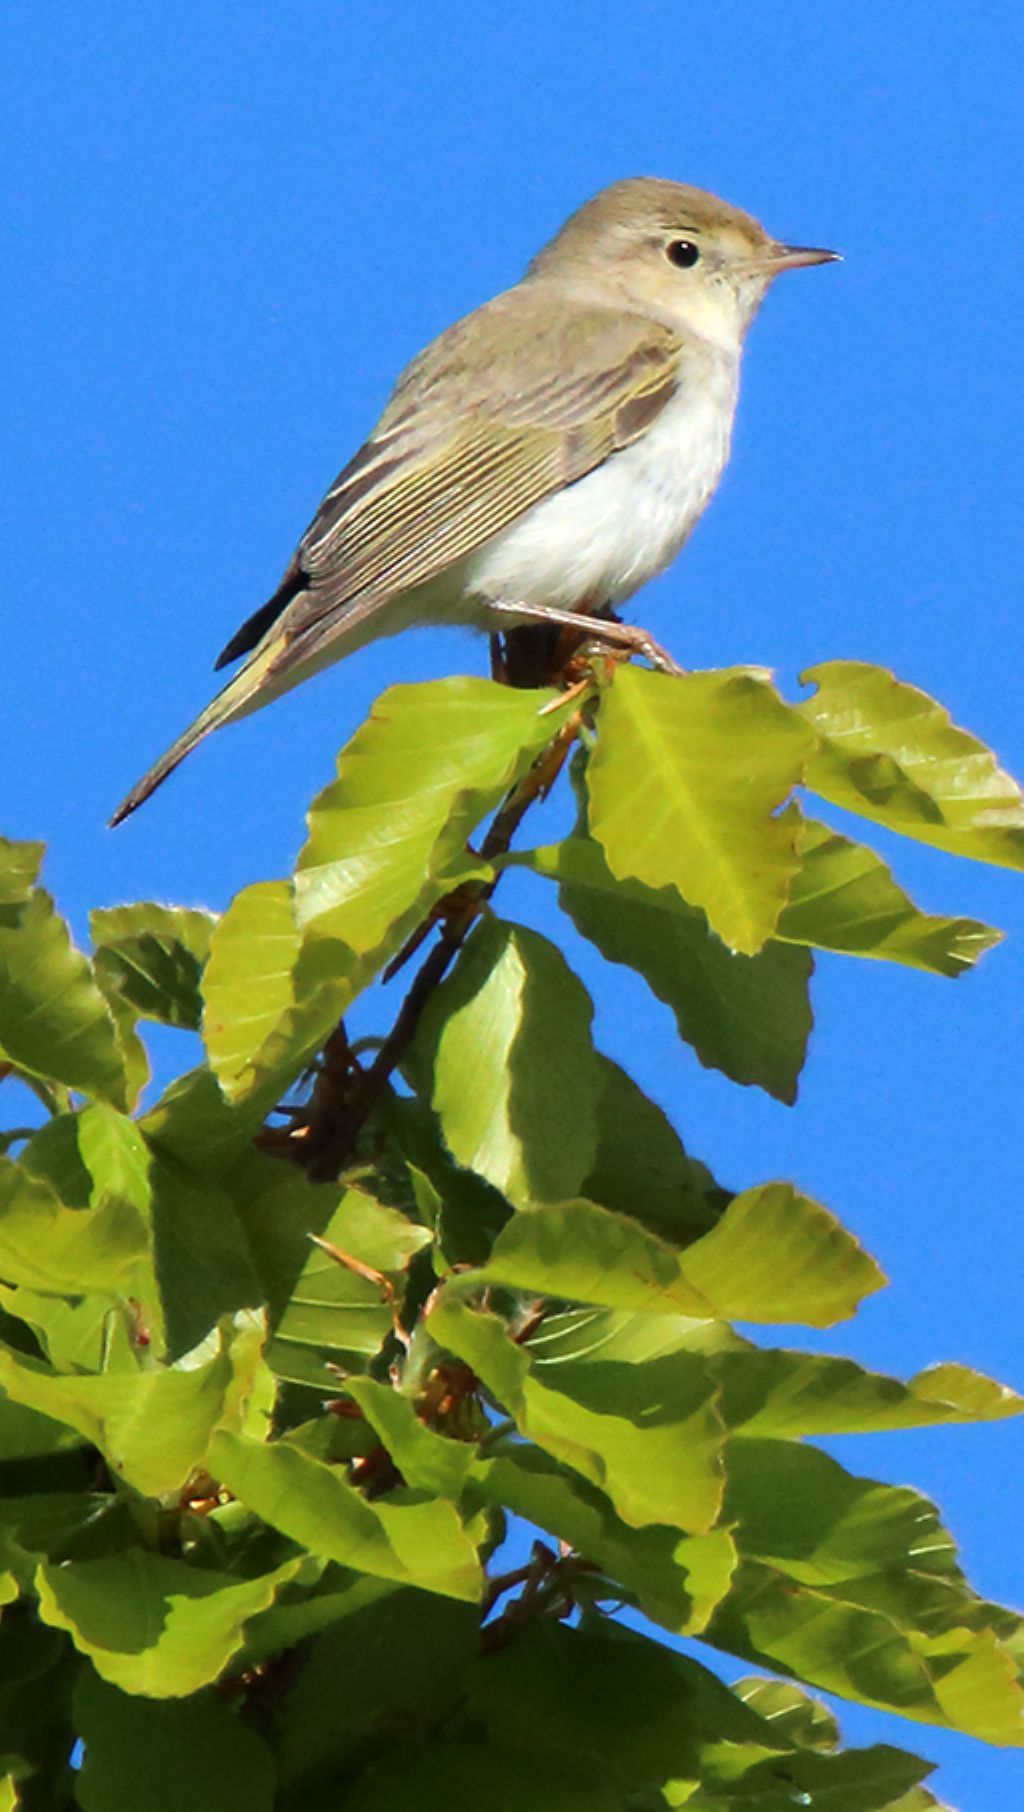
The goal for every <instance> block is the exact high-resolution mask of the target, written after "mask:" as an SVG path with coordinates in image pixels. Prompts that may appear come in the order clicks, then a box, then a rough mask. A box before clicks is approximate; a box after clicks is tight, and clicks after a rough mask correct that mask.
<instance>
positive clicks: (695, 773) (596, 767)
mask: <svg viewBox="0 0 1024 1812" xmlns="http://www.w3.org/2000/svg"><path fill="white" fill-rule="evenodd" d="M598 726H599V736H598V745H597V750H596V752H595V753H594V755H592V756H591V759H590V761H589V763H588V766H587V788H588V791H589V795H590V828H591V834H592V835H593V836H594V837H595V838H596V839H597V841H598V842H599V843H600V844H601V845H602V847H603V849H604V852H605V855H606V857H607V859H608V866H609V868H610V869H611V871H612V873H613V874H614V875H616V876H617V877H618V878H619V879H620V880H624V879H628V878H634V879H636V880H638V881H643V882H645V883H646V885H647V886H648V887H652V888H659V887H665V886H667V885H669V884H671V885H672V886H674V887H676V888H678V890H679V892H680V893H681V894H682V896H683V898H684V899H685V900H687V901H689V903H690V905H691V906H699V907H700V908H701V909H702V910H703V911H704V912H705V913H706V914H707V918H708V922H709V923H710V925H711V928H712V930H713V931H716V932H717V933H718V935H719V937H720V938H721V939H722V941H723V943H725V944H727V945H728V946H729V948H730V949H731V950H737V951H741V952H743V953H744V954H745V955H747V956H753V955H754V954H755V953H756V952H757V951H758V950H760V949H761V947H762V945H763V944H765V943H766V942H767V940H768V938H769V937H770V936H771V934H772V932H773V931H774V929H775V926H776V924H777V922H778V918H779V914H780V912H781V910H782V908H783V906H784V905H785V903H786V900H787V898H788V895H789V888H790V883H791V881H792V878H793V876H794V874H795V873H796V871H797V868H798V867H799V855H798V852H797V847H796V844H797V837H798V834H799V827H800V817H799V813H798V812H797V810H796V808H795V807H794V808H792V809H791V810H789V811H786V812H783V813H781V814H780V813H779V812H778V807H779V806H780V805H782V803H783V801H784V800H785V799H786V798H787V797H788V796H789V794H790V793H791V792H792V789H793V787H794V786H795V785H797V783H798V782H799V781H800V779H801V778H802V776H803V771H804V766H805V764H806V762H807V760H808V757H809V756H810V754H811V752H812V750H813V748H814V739H813V736H812V735H811V734H810V733H809V731H808V729H807V727H806V725H805V724H803V723H802V722H801V720H800V718H799V716H797V714H796V713H795V712H793V711H792V710H790V708H789V706H787V705H784V704H783V703H782V700H781V699H780V698H779V696H778V694H777V693H776V692H775V691H774V689H773V687H772V686H771V685H770V684H769V683H768V682H767V680H766V679H765V677H764V676H763V675H760V674H758V673H755V672H754V671H751V670H746V669H742V668H728V669H726V670H724V671H722V672H718V673H691V674H686V675H683V676H682V677H679V678H674V677H673V678H669V677H668V676H667V675H666V674H663V673H651V672H647V671H644V670H642V669H640V668H638V667H620V668H619V670H618V671H617V673H616V675H615V681H614V684H613V685H612V686H610V687H609V688H608V690H607V691H606V693H605V695H604V697H603V699H602V702H601V711H600V716H599V719H598Z"/></svg>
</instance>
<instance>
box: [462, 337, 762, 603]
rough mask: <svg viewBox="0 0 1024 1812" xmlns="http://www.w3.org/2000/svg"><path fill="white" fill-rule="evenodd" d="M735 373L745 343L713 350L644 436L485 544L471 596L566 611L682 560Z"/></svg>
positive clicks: (714, 472)
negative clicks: (697, 376) (731, 351)
mask: <svg viewBox="0 0 1024 1812" xmlns="http://www.w3.org/2000/svg"><path fill="white" fill-rule="evenodd" d="M738 377H739V357H738V349H737V356H735V357H732V356H729V355H727V354H718V353H715V354H713V355H712V356H710V357H709V358H708V361H707V365H706V367H705V370H704V372H703V373H702V374H701V377H700V379H699V381H696V382H693V381H691V382H690V383H687V384H685V385H684V386H682V387H681V388H680V390H679V391H678V392H677V394H676V396H675V397H673V399H672V401H671V402H670V403H669V404H668V405H667V407H666V408H665V409H664V410H663V411H662V413H661V415H660V416H659V417H658V419H657V421H656V422H655V423H654V425H653V427H651V428H650V429H648V431H647V433H646V434H645V435H643V437H642V438H641V439H640V440H639V441H636V442H635V443H634V444H633V446H631V447H627V448H625V449H624V450H623V451H622V452H621V453H615V454H613V455H612V456H611V458H610V459H608V460H606V461H605V463H604V465H602V466H599V467H598V468H597V470H596V471H593V472H589V473H588V474H587V476H586V477H585V478H581V479H579V480H578V481H577V483H576V484H573V485H569V486H568V487H567V488H566V489H565V490H564V491H560V492H559V493H558V494H557V495H556V496H554V497H547V498H545V499H544V501H543V502H542V503H538V504H535V505H534V507H533V508H532V509H530V510H527V511H526V512H525V513H524V515H522V516H521V517H520V518H519V520H518V521H517V522H515V523H514V524H513V526H512V527H511V528H509V529H506V530H505V532H504V534H502V535H496V536H495V538H494V540H493V541H490V542H488V543H487V544H486V546H485V547H483V548H481V549H480V550H479V551H478V553H476V554H475V555H474V556H473V557H472V558H471V560H470V561H468V562H467V565H466V569H465V575H464V579H463V584H464V587H465V592H464V595H465V593H475V594H476V595H477V596H478V597H480V596H485V597H491V598H500V599H501V600H503V601H505V602H507V603H515V602H517V601H519V600H523V601H524V602H525V601H528V602H530V603H534V604H550V605H552V606H554V607H556V608H558V609H560V610H579V609H597V608H599V607H600V606H601V605H602V604H618V603H620V602H621V601H622V600H623V599H624V598H628V597H630V596H631V595H632V593H633V592H635V591H636V590H638V588H639V587H640V586H641V585H643V584H645V583H646V581H647V580H648V579H651V578H653V577H654V575H655V574H656V573H659V572H661V571H662V570H663V569H664V567H666V566H667V565H668V564H669V561H670V560H674V559H675V556H676V554H677V553H678V552H679V550H680V548H681V547H682V545H683V543H684V541H685V540H686V539H687V536H688V535H689V534H690V532H691V530H692V529H693V527H694V525H695V523H696V522H697V519H698V517H699V516H700V514H701V512H702V511H703V509H704V507H705V505H706V504H707V502H708V499H709V498H710V497H711V494H712V492H713V491H714V489H715V486H716V485H717V483H718V480H719V478H720V477H721V475H722V468H723V467H724V465H725V462H726V459H727V458H728V454H729V440H730V436H731V433H732V422H733V415H734V413H735V408H736V391H737V383H738Z"/></svg>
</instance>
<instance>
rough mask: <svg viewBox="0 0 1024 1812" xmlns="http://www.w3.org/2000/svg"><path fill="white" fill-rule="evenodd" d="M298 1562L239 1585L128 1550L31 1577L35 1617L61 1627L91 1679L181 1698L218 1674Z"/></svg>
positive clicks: (46, 1566)
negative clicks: (247, 1627)
mask: <svg viewBox="0 0 1024 1812" xmlns="http://www.w3.org/2000/svg"><path fill="white" fill-rule="evenodd" d="M300 1564H301V1563H300V1562H299V1561H296V1560H290V1561H288V1562H287V1564H286V1565H284V1566H281V1567H278V1568H277V1570H276V1572H273V1573H264V1574H261V1575H260V1577H259V1578H258V1579H243V1580H238V1579H235V1578H232V1576H231V1575H230V1574H226V1573H214V1572H207V1571H204V1570H201V1569H200V1568H198V1567H191V1566H187V1565H186V1564H185V1562H184V1561H180V1560H170V1559H167V1558H166V1557H165V1556H163V1555H161V1554H149V1553H147V1552H146V1551H145V1550H144V1549H142V1548H130V1549H128V1550H127V1551H126V1552H125V1553H123V1554H112V1555H109V1556H107V1557H106V1558H105V1559H102V1560H80V1561H73V1562H70V1563H67V1564H65V1565H63V1566H55V1565H53V1564H52V1563H50V1562H49V1561H43V1562H42V1563H41V1565H40V1567H39V1570H38V1572H37V1575H36V1589H37V1591H38V1593H39V1614H40V1616H41V1617H42V1618H43V1619H44V1620H45V1622H47V1623H49V1624H52V1625H53V1627H54V1628H56V1629H61V1630H66V1631H67V1632H68V1635H69V1636H70V1637H71V1640H72V1642H73V1643H74V1645H75V1647H76V1648H77V1649H78V1651H79V1653H80V1654H83V1655H87V1656H88V1658H89V1660H90V1661H91V1662H92V1664H93V1666H94V1668H95V1669H96V1672H97V1673H98V1674H99V1675H100V1678H101V1679H103V1680H107V1681H109V1683H110V1684H111V1685H112V1686H119V1687H121V1688H122V1690H123V1691H124V1692H127V1693H139V1694H142V1695H143V1696H145V1697H149V1698H154V1699H174V1698H186V1697H187V1696H188V1695H189V1694H190V1693H194V1692H198V1691H199V1689H200V1687H202V1686H208V1685H209V1683H210V1682H211V1681H212V1680H216V1679H217V1678H218V1676H219V1675H220V1674H222V1673H223V1671H224V1669H225V1667H226V1666H227V1664H228V1662H229V1661H230V1660H231V1658H232V1656H233V1655H235V1654H237V1653H238V1651H239V1649H240V1648H241V1646H242V1641H243V1636H244V1629H245V1624H246V1622H247V1621H248V1619H249V1618H250V1617H254V1616H255V1615H256V1614H257V1612H259V1611H263V1610H266V1608H267V1606H268V1605H269V1604H271V1603H272V1602H273V1599H274V1595H275V1593H276V1592H277V1590H278V1588H279V1586H280V1585H282V1584H283V1583H284V1582H285V1581H286V1580H288V1579H291V1578H293V1577H294V1575H295V1573H296V1571H297V1569H298V1567H299V1565H300Z"/></svg>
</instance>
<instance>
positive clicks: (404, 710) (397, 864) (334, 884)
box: [295, 678, 564, 955]
mask: <svg viewBox="0 0 1024 1812" xmlns="http://www.w3.org/2000/svg"><path fill="white" fill-rule="evenodd" d="M555 698H556V694H554V693H551V692H529V691H514V690H511V689H510V688H508V687H506V686H498V685H495V684H494V683H493V682H492V681H489V680H480V679H466V678H452V679H445V680H435V681H432V682H429V683H427V684H422V685H417V686H392V687H390V688H389V690H388V691H387V692H385V693H384V694H383V695H382V696H381V698H379V699H378V700H377V703H376V705H375V706H374V709H373V711H372V713H371V715H370V717H369V719H368V720H367V722H366V723H365V724H363V726H362V728H361V729H359V730H358V731H357V732H356V735H355V736H354V737H353V738H352V740H351V742H349V743H348V744H347V745H346V747H345V748H344V749H343V750H342V751H341V754H340V755H339V757H338V779H337V780H336V781H334V782H333V783H332V784H331V785H330V786H329V787H327V788H326V789H325V790H324V792H322V793H321V794H320V795H319V796H318V798H317V799H315V800H314V802H313V806H312V808H311V811H310V815H309V824H310V835H309V841H308V842H307V844H306V846H305V848H304V849H303V851H302V854H301V855H300V857H299V863H298V870H297V873H296V880H295V903H296V919H297V923H298V925H299V926H300V928H301V929H302V930H308V931H314V932H315V933H316V934H317V935H320V936H323V935H330V936H331V937H339V938H341V939H342V940H343V941H344V942H345V943H346V944H347V945H348V946H349V948H350V949H352V950H355V951H358V952H359V953H360V954H361V955H365V954H367V953H368V952H370V951H372V950H374V949H375V948H376V947H377V946H378V945H380V944H381V943H382V942H383V940H384V939H385V937H387V936H388V935H389V934H391V935H392V937H393V936H394V935H395V934H396V933H397V937H398V941H399V942H400V941H401V939H402V938H404V936H405V935H406V933H407V931H410V930H412V929H413V925H414V924H415V923H416V922H418V919H419V918H420V917H421V916H422V915H423V913H424V912H425V911H426V910H427V909H428V908H429V905H430V904H431V903H432V898H438V897H440V894H441V893H443V892H445V891H447V890H448V889H449V888H450V887H452V886H453V885H455V884H456V882H457V881H458V880H460V879H462V878H464V877H465V875H466V874H467V873H471V872H475V869H476V867H478V866H479V865H478V864H476V863H475V862H472V861H470V862H469V863H467V860H466V853H465V846H466V841H467V838H468V837H469V835H470V833H471V831H472V830H473V829H474V827H475V826H476V825H477V824H478V823H479V822H480V819H481V818H482V817H484V816H485V814H486V813H487V812H488V811H489V810H490V809H491V808H492V807H493V806H496V805H498V804H499V803H500V801H501V799H502V798H503V796H504V794H505V793H506V792H507V791H508V789H509V787H510V786H511V785H512V784H513V782H514V781H515V780H517V779H518V778H519V776H520V775H521V774H523V773H525V771H526V769H527V768H528V767H529V766H530V763H531V762H532V761H533V759H534V757H535V756H536V755H538V754H539V753H540V751H541V749H543V748H544V747H545V746H546V745H547V743H549V742H550V741H551V739H552V737H553V736H554V735H555V734H556V732H557V730H558V728H559V726H560V723H561V720H562V716H563V712H564V708H560V709H559V710H558V711H556V712H554V713H549V714H548V715H547V716H541V715H540V713H541V710H542V708H543V707H544V706H545V705H549V704H551V703H552V702H553V701H554V700H555ZM410 915H412V916H411V917H410Z"/></svg>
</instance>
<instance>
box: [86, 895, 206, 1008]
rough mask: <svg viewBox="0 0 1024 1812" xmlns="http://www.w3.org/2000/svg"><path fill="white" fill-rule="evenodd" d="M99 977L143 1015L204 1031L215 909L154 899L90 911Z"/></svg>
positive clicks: (111, 990) (95, 960) (96, 968)
mask: <svg viewBox="0 0 1024 1812" xmlns="http://www.w3.org/2000/svg"><path fill="white" fill-rule="evenodd" d="M89 924H90V929H91V932H92V940H93V945H94V947H95V955H94V957H93V964H94V967H95V970H96V974H97V977H98V978H99V979H100V980H101V981H102V982H103V983H104V984H105V985H106V986H107V989H108V992H114V991H115V990H116V991H117V992H118V993H119V994H120V995H121V997H122V999H124V1000H125V1001H127V1002H128V1003H129V1004H130V1005H131V1006H132V1007H133V1008H134V1010H135V1012H136V1013H137V1014H139V1015H140V1016H141V1018H143V1019H154V1020H157V1021H159V1022H160V1023H161V1024H162V1025H168V1026H182V1027H184V1028H185V1030H186V1031H190V1032H198V1030H199V1023H200V1018H201V1015H202V1005H203V1003H202V996H201V995H200V992H199V978H200V975H201V973H202V968H203V964H204V962H205V961H206V958H207V955H208V953H209V948H210V935H211V933H212V931H213V928H214V925H215V924H216V919H215V917H214V915H213V913H210V912H203V911H200V910H199V909H197V908H190V907H185V906H160V905H158V904H157V903H156V902H155V901H153V900H145V901H138V902H136V903H135V904H133V905H130V906H113V907H108V908H105V909H101V910H98V911H95V912H93V913H92V914H91V915H90V920H89Z"/></svg>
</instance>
